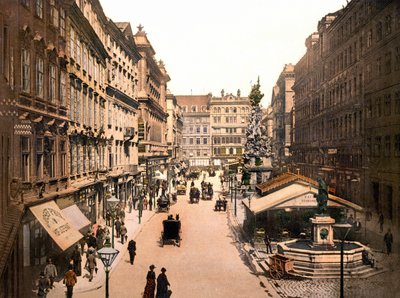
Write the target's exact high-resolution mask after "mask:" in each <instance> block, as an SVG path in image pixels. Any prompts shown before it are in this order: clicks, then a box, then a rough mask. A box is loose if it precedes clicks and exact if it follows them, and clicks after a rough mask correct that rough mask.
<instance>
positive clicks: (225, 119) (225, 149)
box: [210, 90, 251, 167]
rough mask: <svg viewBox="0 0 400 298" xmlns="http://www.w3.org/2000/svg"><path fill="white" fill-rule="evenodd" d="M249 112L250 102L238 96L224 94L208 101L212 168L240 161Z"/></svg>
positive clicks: (238, 93)
mask: <svg viewBox="0 0 400 298" xmlns="http://www.w3.org/2000/svg"><path fill="white" fill-rule="evenodd" d="M250 111H251V106H250V101H249V99H248V98H247V97H242V96H241V95H240V90H238V91H237V94H236V95H233V94H232V93H229V94H225V92H224V90H222V91H221V97H212V98H211V100H210V125H211V136H212V137H211V154H212V164H213V165H214V166H218V167H220V166H223V165H225V164H229V163H235V162H237V161H238V160H239V159H241V157H242V154H243V145H244V143H245V142H246V128H247V126H248V123H249V114H250Z"/></svg>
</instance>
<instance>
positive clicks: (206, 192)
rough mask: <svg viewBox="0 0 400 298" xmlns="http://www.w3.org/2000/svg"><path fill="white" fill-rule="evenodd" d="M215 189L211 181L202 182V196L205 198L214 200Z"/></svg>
mask: <svg viewBox="0 0 400 298" xmlns="http://www.w3.org/2000/svg"><path fill="white" fill-rule="evenodd" d="M213 195H214V190H213V188H212V184H211V183H207V182H202V191H201V198H202V199H203V200H212V198H213Z"/></svg>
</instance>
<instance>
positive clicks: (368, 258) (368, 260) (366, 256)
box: [362, 243, 375, 268]
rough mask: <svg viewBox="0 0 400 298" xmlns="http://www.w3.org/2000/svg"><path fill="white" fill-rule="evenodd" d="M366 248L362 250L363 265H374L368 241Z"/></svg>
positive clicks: (372, 266)
mask: <svg viewBox="0 0 400 298" xmlns="http://www.w3.org/2000/svg"><path fill="white" fill-rule="evenodd" d="M366 246H367V247H366V248H365V249H364V251H363V252H362V261H363V263H364V264H365V265H370V266H371V268H374V267H375V258H374V255H373V254H372V252H371V249H370V248H369V247H368V243H367V244H366Z"/></svg>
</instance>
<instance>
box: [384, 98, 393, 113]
mask: <svg viewBox="0 0 400 298" xmlns="http://www.w3.org/2000/svg"><path fill="white" fill-rule="evenodd" d="M384 100H385V101H384V104H385V106H384V110H383V114H384V116H390V113H391V110H392V97H391V96H390V94H386V95H385V96H384Z"/></svg>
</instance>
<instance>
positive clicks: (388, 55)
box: [385, 52, 392, 74]
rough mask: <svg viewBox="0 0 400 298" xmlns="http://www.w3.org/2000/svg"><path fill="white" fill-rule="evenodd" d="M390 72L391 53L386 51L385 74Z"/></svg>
mask: <svg viewBox="0 0 400 298" xmlns="http://www.w3.org/2000/svg"><path fill="white" fill-rule="evenodd" d="M391 72H392V54H391V52H388V53H386V54H385V74H389V73H391Z"/></svg>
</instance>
